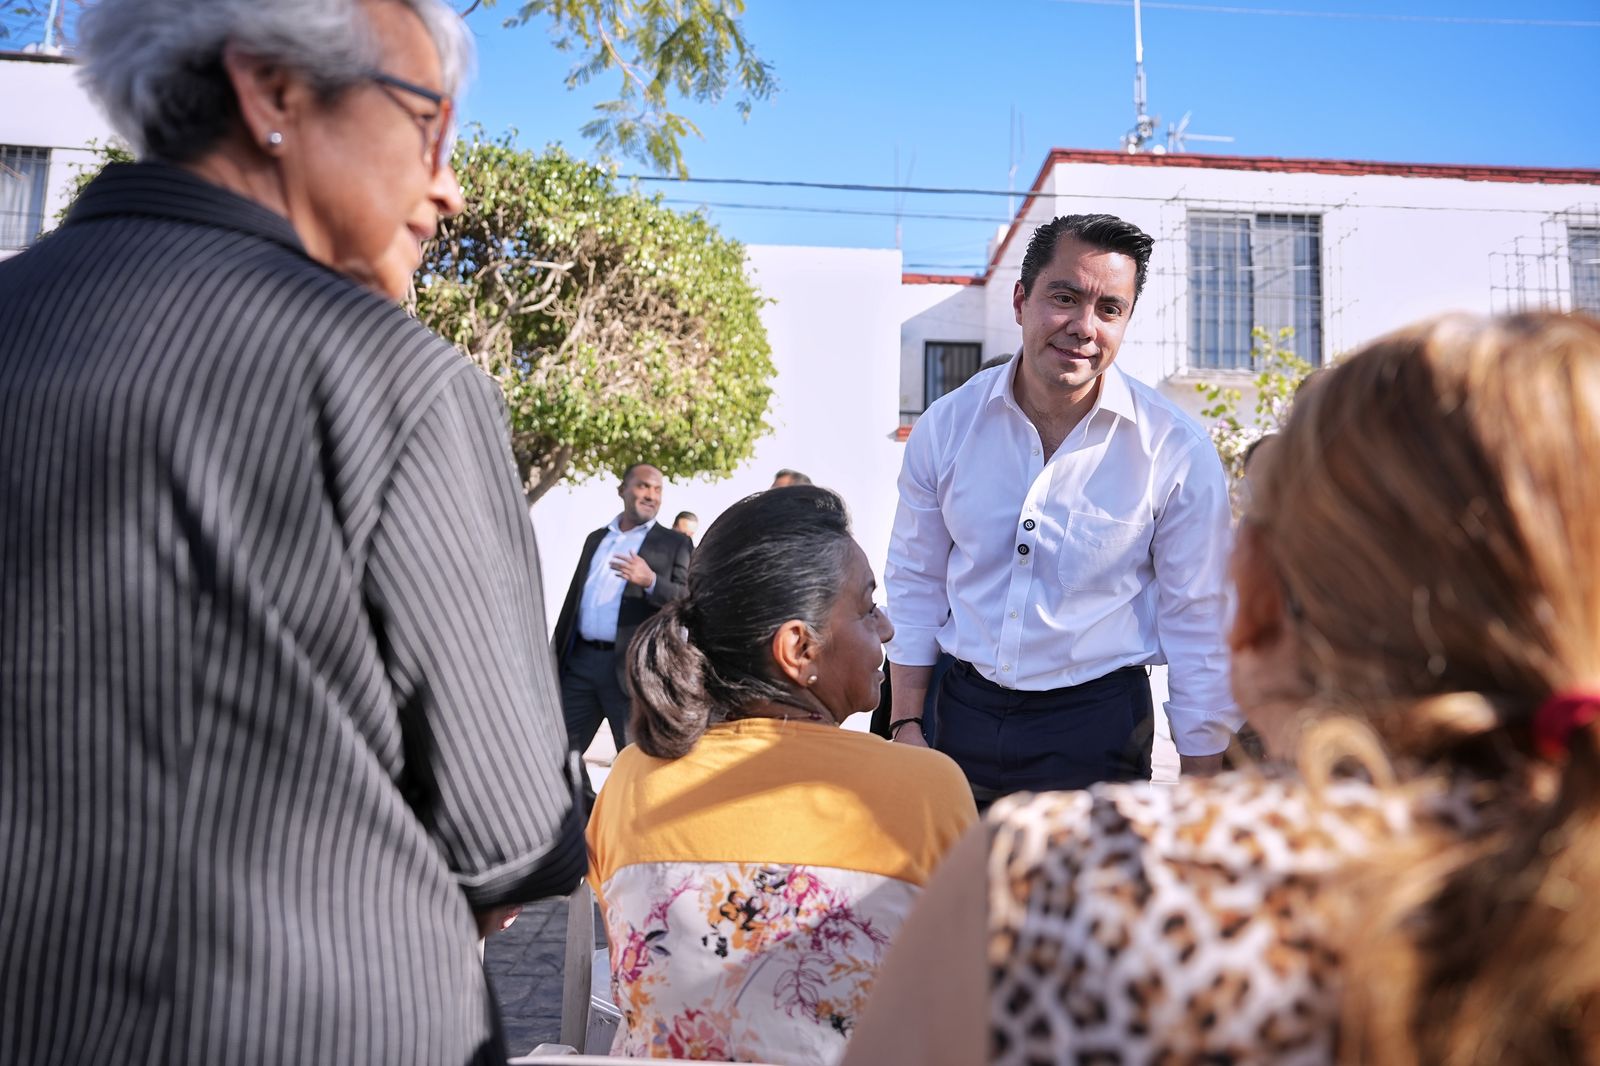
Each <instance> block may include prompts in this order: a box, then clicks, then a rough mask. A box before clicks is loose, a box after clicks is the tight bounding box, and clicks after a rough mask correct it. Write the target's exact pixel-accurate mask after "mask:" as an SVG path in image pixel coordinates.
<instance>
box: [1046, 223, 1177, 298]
mask: <svg viewBox="0 0 1600 1066" xmlns="http://www.w3.org/2000/svg"><path fill="white" fill-rule="evenodd" d="M1062 237H1076V238H1078V240H1080V241H1082V242H1083V243H1084V244H1087V245H1089V246H1090V247H1091V248H1098V249H1100V250H1101V251H1102V252H1117V253H1119V254H1121V255H1125V256H1127V257H1128V258H1129V259H1132V260H1133V265H1134V270H1135V272H1134V277H1133V298H1134V300H1135V301H1136V302H1137V301H1138V299H1139V294H1140V293H1142V292H1144V279H1145V275H1146V274H1147V273H1148V272H1149V269H1150V250H1151V249H1152V248H1154V247H1155V243H1156V242H1155V241H1154V240H1153V239H1152V238H1151V236H1150V235H1149V234H1148V233H1146V232H1145V231H1144V230H1142V229H1140V228H1139V227H1138V226H1135V225H1134V224H1133V223H1132V222H1124V221H1123V220H1122V219H1120V218H1118V217H1117V216H1116V215H1061V216H1060V217H1058V218H1053V219H1051V220H1050V221H1049V222H1046V223H1045V224H1044V225H1042V226H1040V227H1039V228H1038V229H1036V230H1034V231H1033V238H1032V239H1031V240H1029V241H1028V250H1027V251H1026V252H1024V253H1023V254H1022V295H1024V296H1031V295H1032V294H1033V283H1034V280H1035V279H1037V278H1038V277H1039V271H1041V270H1043V269H1044V268H1045V267H1046V266H1047V265H1049V263H1050V260H1051V259H1053V258H1054V257H1055V254H1056V244H1057V243H1059V242H1060V240H1061V238H1062Z"/></svg>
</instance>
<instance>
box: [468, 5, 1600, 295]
mask: <svg viewBox="0 0 1600 1066" xmlns="http://www.w3.org/2000/svg"><path fill="white" fill-rule="evenodd" d="M1192 2H1193V3H1195V4H1204V3H1205V0H1192ZM748 3H749V7H748V13H747V15H746V18H745V27H746V30H747V32H748V35H749V37H750V39H751V41H752V42H753V44H754V45H755V47H756V49H757V51H758V52H759V53H760V54H761V55H762V56H763V57H764V58H765V59H767V60H768V61H769V62H771V63H772V64H773V66H774V67H775V68H776V73H777V77H778V81H779V91H778V93H777V95H776V96H775V97H774V98H773V99H772V100H771V101H770V102H767V103H760V104H757V105H756V108H755V111H754V114H753V115H752V117H751V119H750V121H749V122H748V123H745V122H741V121H740V120H739V118H738V115H737V114H736V113H735V112H734V110H733V108H732V107H731V106H729V105H727V104H724V105H723V106H722V107H720V108H714V109H713V108H705V107H689V108H687V109H686V113H687V114H689V115H690V117H691V118H693V119H694V120H695V121H696V122H697V123H698V124H699V125H700V127H701V129H702V130H703V131H704V133H705V139H704V140H703V141H699V140H691V141H689V142H687V143H686V144H685V157H686V160H687V163H688V166H689V170H690V173H691V174H692V175H693V176H695V177H718V178H723V177H739V178H776V179H798V180H806V181H829V182H861V183H871V184H885V185H890V184H895V183H896V182H895V178H896V169H895V167H896V163H895V157H896V151H897V150H898V153H899V177H900V179H901V182H902V183H904V182H905V181H906V178H907V172H908V170H909V180H910V183H911V184H916V185H934V186H954V187H971V188H982V189H997V190H998V189H1005V188H1007V169H1008V165H1009V156H1010V136H1009V129H1008V125H1009V117H1010V112H1011V109H1012V108H1013V107H1015V108H1016V109H1017V110H1018V111H1019V112H1020V114H1021V115H1022V119H1023V126H1024V134H1025V153H1024V154H1023V155H1022V156H1021V158H1020V159H1019V160H1018V164H1017V176H1016V184H1017V185H1018V187H1019V188H1026V187H1027V185H1028V184H1029V183H1030V182H1031V181H1032V179H1033V177H1034V175H1035V174H1036V173H1037V171H1038V169H1039V166H1040V163H1041V162H1042V161H1043V159H1044V155H1045V153H1046V151H1048V149H1050V148H1051V147H1068V148H1114V147H1116V146H1117V141H1118V138H1119V137H1120V136H1121V134H1122V132H1123V131H1124V130H1125V129H1126V128H1127V127H1128V126H1129V125H1131V123H1132V117H1133V104H1132V81H1133V28H1132V10H1131V8H1130V7H1122V6H1110V5H1108V4H1105V3H1077V2H1063V0H972V2H958V0H923V2H920V3H911V2H905V0H853V2H845V0H748ZM1207 6H1211V7H1214V8H1223V7H1226V8H1230V9H1255V10H1258V11H1259V10H1263V9H1265V10H1274V11H1284V10H1288V11H1305V12H1311V11H1320V12H1337V13H1341V14H1345V15H1369V16H1385V17H1384V18H1311V17H1299V16H1291V15H1282V14H1279V15H1268V14H1231V13H1224V12H1222V11H1204V12H1202V11H1193V10H1173V9H1162V8H1154V7H1148V6H1147V7H1146V9H1145V12H1144V36H1145V64H1146V72H1147V77H1148V80H1149V94H1150V103H1151V110H1152V111H1153V112H1155V113H1157V114H1159V115H1161V117H1162V118H1163V119H1164V120H1167V121H1171V120H1175V119H1177V118H1178V117H1179V116H1180V115H1182V113H1183V112H1184V111H1185V110H1192V111H1193V112H1194V119H1193V122H1192V125H1191V129H1193V130H1195V131H1198V132H1203V133H1217V134H1231V135H1233V136H1234V137H1235V138H1236V140H1235V142H1234V143H1233V144H1231V145H1219V146H1215V147H1217V148H1218V149H1219V150H1222V151H1229V152H1237V153H1240V154H1245V155H1285V156H1316V157H1330V158H1341V159H1376V160H1390V161H1400V162H1443V163H1485V164H1505V165H1527V166H1578V167H1600V76H1597V71H1600V0H1526V2H1524V3H1520V4H1515V5H1508V4H1505V3H1497V2H1489V0H1453V2H1437V0H1389V2H1380V0H1216V2H1215V3H1212V4H1209V5H1207ZM514 9H515V0H500V3H499V4H498V5H497V6H496V7H495V8H492V9H489V10H487V11H479V12H476V13H474V14H473V15H472V16H471V18H470V19H469V22H470V24H471V25H472V27H473V28H474V30H475V31H476V32H477V34H478V38H479V47H480V57H479V63H480V67H479V74H478V79H477V81H476V83H475V84H474V86H473V87H472V89H471V92H470V95H469V96H468V99H467V100H466V101H465V116H466V117H467V118H468V119H469V120H474V121H477V122H480V123H482V124H483V125H484V126H485V127H486V128H487V129H488V130H489V131H491V132H499V131H501V130H504V129H506V128H508V127H514V128H515V129H516V130H517V131H518V134H519V140H520V142H521V143H523V144H524V145H529V146H539V145H543V144H545V143H547V142H552V141H559V142H562V143H563V144H565V145H566V146H567V147H568V148H569V149H570V150H572V151H574V152H576V153H578V154H588V153H589V151H590V149H589V145H588V144H587V143H586V142H585V141H584V140H583V138H582V137H581V136H580V135H579V133H578V130H579V127H581V126H582V125H583V123H584V122H585V121H587V119H588V118H589V117H590V108H591V107H592V106H593V104H594V103H595V102H596V101H597V100H601V99H605V98H606V97H607V96H609V95H610V94H612V93H613V92H614V91H615V83H614V82H613V81H611V80H609V77H608V79H606V80H603V81H602V82H600V83H599V84H598V85H597V86H596V87H591V88H589V89H586V90H583V91H578V92H568V91H567V90H566V89H565V88H563V84H562V81H563V78H564V76H565V74H566V71H567V69H568V68H569V67H570V66H571V63H572V58H571V57H570V56H568V55H564V54H562V53H560V52H558V51H556V50H555V48H554V47H552V46H551V45H550V43H549V36H548V34H547V32H546V30H545V27H544V25H543V24H542V23H530V24H529V25H527V26H523V27H519V28H515V29H504V28H501V26H500V23H501V21H502V20H503V19H504V17H505V16H506V14H508V13H509V12H510V11H512V10H514ZM1396 15H1399V16H1422V17H1427V18H1432V19H1473V18H1481V19H1520V20H1548V21H1564V22H1591V23H1595V24H1596V25H1595V26H1594V27H1592V28H1590V27H1572V26H1565V27H1546V26H1536V25H1481V24H1470V23H1462V22H1442V21H1427V22H1423V21H1400V20H1395V19H1394V18H1393V16H1396ZM642 169H643V168H642V167H640V166H637V165H635V164H632V163H629V162H624V163H623V170H624V171H625V172H632V171H639V170H642ZM646 187H647V188H649V189H661V190H662V191H663V192H664V193H665V194H666V195H667V196H668V197H669V198H671V199H672V200H674V201H685V206H687V204H691V203H701V202H714V203H738V204H762V205H770V206H784V207H812V208H825V209H829V210H837V209H842V210H847V211H868V212H875V211H876V212H892V211H893V210H894V209H895V207H896V197H895V196H894V195H890V194H884V193H867V192H822V191H814V190H802V189H754V188H749V187H743V188H741V187H737V186H713V185H698V184H697V185H682V184H670V185H654V184H652V185H648V186H646ZM901 206H902V208H903V210H904V211H905V212H907V213H937V214H956V215H967V216H973V218H974V220H970V221H951V220H933V219H916V218H907V219H905V220H904V221H903V223H902V227H903V228H902V234H903V242H902V246H903V248H904V250H905V254H906V263H907V267H908V269H915V268H919V267H920V268H925V269H930V270H936V271H950V272H971V271H972V270H975V269H977V268H978V266H979V262H980V260H981V257H982V253H983V247H984V242H985V240H986V239H987V236H988V235H989V233H991V232H992V230H993V227H994V224H995V222H997V221H999V220H1002V219H1004V218H1005V217H1006V201H1005V199H1004V198H995V197H958V196H920V195H908V196H905V197H903V198H902V203H901ZM709 213H710V214H711V215H712V216H713V217H714V218H715V219H716V220H717V222H718V224H719V225H720V226H721V227H722V229H723V230H724V231H725V232H727V233H729V234H731V235H732V236H735V237H737V238H739V239H740V240H743V241H746V242H749V243H770V244H824V245H841V246H850V247H893V246H894V243H895V223H894V219H893V218H891V217H876V216H871V215H847V214H818V213H801V212H793V211H789V212H785V211H776V210H752V209H746V208H734V207H712V208H710V209H709Z"/></svg>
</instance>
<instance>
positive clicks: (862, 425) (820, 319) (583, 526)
mask: <svg viewBox="0 0 1600 1066" xmlns="http://www.w3.org/2000/svg"><path fill="white" fill-rule="evenodd" d="M749 255H750V266H751V269H752V271H753V273H754V276H755V280H756V284H757V286H758V287H759V288H760V289H761V292H762V293H763V294H764V295H766V296H767V297H769V298H771V299H773V300H774V301H775V302H774V303H772V304H770V305H769V306H768V307H766V308H765V309H764V310H763V311H762V316H761V317H762V321H763V323H764V324H765V325H766V327H767V338H768V340H769V341H770V343H771V345H772V359H773V363H774V364H775V365H776V367H777V371H778V373H777V377H776V379H775V380H774V381H773V400H772V409H771V411H770V413H769V414H768V421H769V422H770V423H771V425H772V427H773V432H772V433H771V434H770V435H769V436H766V437H763V438H762V439H761V440H760V441H759V442H758V443H757V445H756V453H755V457H754V458H752V459H750V460H749V461H747V462H745V463H744V464H743V465H742V466H740V467H739V469H738V470H737V471H736V472H735V473H734V475H733V476H732V477H730V478H727V479H725V480H722V481H715V482H707V481H700V480H693V481H671V482H668V484H667V486H666V489H665V491H664V492H663V494H662V505H661V520H662V521H664V522H669V523H670V522H671V521H672V519H673V516H674V515H676V514H677V513H678V512H679V511H693V512H695V513H696V514H698V515H699V516H700V523H701V525H700V529H701V532H702V533H704V532H705V530H706V528H707V527H708V526H709V525H710V523H711V522H712V521H713V520H715V519H716V517H717V515H718V514H720V513H721V512H722V510H723V509H724V508H726V507H727V506H728V505H729V504H732V503H734V502H735V501H737V500H739V499H742V498H743V497H745V496H747V495H749V494H750V493H753V492H759V491H761V490H762V489H765V488H768V487H769V486H770V485H771V484H772V475H773V474H774V473H776V472H777V471H778V470H779V469H781V468H784V467H791V468H793V469H796V470H800V471H803V472H804V473H806V474H808V475H810V477H811V479H812V480H813V481H815V482H816V483H817V484H818V485H823V486H826V487H828V488H831V489H833V490H835V491H836V492H838V493H839V494H840V495H841V496H842V497H843V498H844V501H845V504H846V506H848V507H849V509H850V517H851V522H852V525H853V526H854V528H855V534H856V539H857V540H858V541H860V543H861V546H862V548H863V549H865V551H866V553H867V558H868V559H869V560H870V561H871V563H872V569H873V572H874V573H875V574H876V575H878V578H879V580H880V581H881V580H882V576H883V564H884V559H885V557H886V556H887V554H888V550H889V527H890V525H891V523H892V522H893V520H894V508H895V487H894V486H895V479H896V477H898V476H899V473H900V445H899V444H897V443H896V442H895V441H894V439H893V438H894V431H895V429H896V427H897V426H898V424H899V401H900V363H899V360H898V359H897V358H896V352H898V351H899V348H900V342H901V335H900V325H901V307H902V304H901V298H902V295H901V285H900V263H901V260H900V253H899V252H897V251H893V250H886V251H879V250H858V249H846V248H801V247H773V246H755V247H751V248H750V249H749ZM919 396H920V393H919ZM639 458H640V460H641V461H648V460H649V458H650V457H649V456H648V455H641V456H640V457H639ZM616 490H617V483H616V481H615V480H614V479H610V478H606V479H600V480H595V481H591V482H588V483H585V484H582V485H575V486H558V487H557V488H555V489H552V490H551V491H550V492H549V493H547V494H546V495H545V496H544V497H543V498H542V499H541V500H539V502H538V503H536V504H534V506H533V511H532V514H533V524H534V528H535V530H536V531H537V533H538V537H539V551H540V557H541V561H542V565H543V570H544V590H545V609H546V611H547V613H548V621H549V624H550V625H551V626H552V627H554V625H555V618H556V613H557V612H558V611H559V610H560V608H561V601H562V598H563V597H564V596H565V595H566V590H567V584H568V582H570V581H571V580H572V573H573V570H574V568H575V567H576V566H577V562H578V554H579V552H580V550H581V549H582V547H583V539H584V537H585V536H586V535H587V534H588V533H589V532H590V531H591V530H594V529H597V528H599V527H600V526H602V525H604V524H605V523H606V522H608V521H610V519H611V518H612V517H613V516H614V515H615V514H616V513H617V511H618V509H619V504H618V500H617V491H616ZM852 721H853V724H859V725H861V726H862V727H863V728H864V727H865V718H860V719H856V720H852ZM602 732H604V730H602Z"/></svg>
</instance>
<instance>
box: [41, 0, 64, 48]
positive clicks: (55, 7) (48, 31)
mask: <svg viewBox="0 0 1600 1066" xmlns="http://www.w3.org/2000/svg"><path fill="white" fill-rule="evenodd" d="M60 11H61V0H50V13H49V14H48V15H47V16H45V20H44V48H43V49H42V51H44V52H45V53H47V54H49V55H60V54H61V45H60V44H59V43H58V42H57V41H56V19H57V17H58V16H59V14H60Z"/></svg>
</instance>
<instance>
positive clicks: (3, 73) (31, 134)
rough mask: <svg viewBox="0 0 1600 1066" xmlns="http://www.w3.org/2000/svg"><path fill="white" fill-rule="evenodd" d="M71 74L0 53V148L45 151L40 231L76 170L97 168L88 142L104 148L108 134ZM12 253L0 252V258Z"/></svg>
mask: <svg viewBox="0 0 1600 1066" xmlns="http://www.w3.org/2000/svg"><path fill="white" fill-rule="evenodd" d="M77 72H78V68H77V66H76V65H74V64H72V63H70V62H67V61H66V60H64V59H62V58H60V57H58V56H43V55H40V56H34V55H18V54H4V55H0V145H14V146H20V147H24V148H48V149H50V176H49V179H48V182H47V189H48V191H47V192H46V194H45V204H44V228H45V229H46V230H48V229H51V228H53V227H54V226H55V216H56V214H57V213H58V212H59V211H60V210H61V209H62V208H63V207H64V206H66V204H67V201H68V199H69V198H70V196H71V193H72V186H73V179H74V178H76V177H77V175H78V173H79V171H80V168H81V167H84V166H92V165H96V164H98V162H99V158H98V156H97V154H96V153H95V152H94V151H93V150H92V149H91V147H90V145H91V143H95V144H101V145H104V144H106V143H107V142H109V141H110V140H111V138H112V137H113V135H114V134H113V132H112V129H111V124H110V123H109V122H107V121H106V118H105V116H104V115H102V114H101V113H100V110H99V108H97V107H96V106H95V105H94V104H93V103H92V102H91V101H90V99H89V95H88V94H87V93H86V92H84V90H83V88H82V87H81V86H80V85H79V84H78V80H77ZM12 254H14V250H12V251H5V250H0V258H4V257H6V256H9V255H12Z"/></svg>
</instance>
